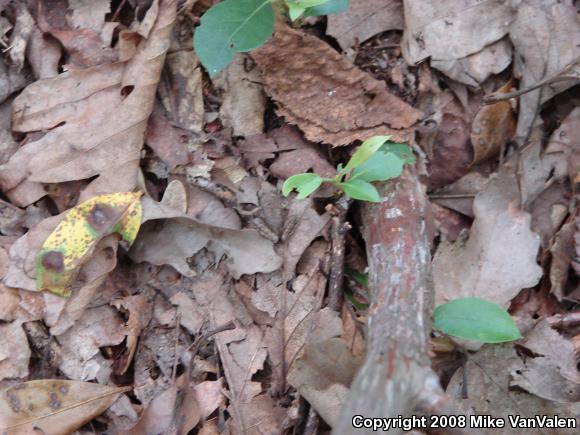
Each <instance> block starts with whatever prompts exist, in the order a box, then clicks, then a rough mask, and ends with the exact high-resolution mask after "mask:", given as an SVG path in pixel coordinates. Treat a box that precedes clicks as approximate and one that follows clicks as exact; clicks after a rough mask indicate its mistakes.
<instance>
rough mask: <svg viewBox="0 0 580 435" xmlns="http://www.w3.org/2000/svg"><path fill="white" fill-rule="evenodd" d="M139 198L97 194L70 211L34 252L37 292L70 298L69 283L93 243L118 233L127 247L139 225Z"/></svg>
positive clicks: (83, 261) (125, 195)
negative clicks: (39, 248) (36, 256)
mask: <svg viewBox="0 0 580 435" xmlns="http://www.w3.org/2000/svg"><path fill="white" fill-rule="evenodd" d="M141 195H142V193H141V192H128V193H112V194H107V195H99V196H96V197H94V198H92V199H90V200H88V201H85V202H83V203H82V204H80V205H78V206H76V207H75V208H73V209H72V210H70V211H69V212H68V213H67V215H66V217H65V218H64V219H63V220H62V221H61V222H60V223H59V224H58V226H57V227H56V228H55V230H54V231H53V232H52V233H51V234H50V236H48V238H47V239H46V241H45V242H44V244H43V245H42V249H41V250H40V252H39V253H38V270H37V273H36V280H37V289H38V290H48V291H51V292H53V293H56V294H58V295H61V296H70V294H71V290H70V286H71V284H72V281H73V280H74V279H75V277H76V275H77V273H78V271H79V268H80V266H81V265H82V264H84V263H85V262H86V261H87V257H88V256H89V255H90V254H91V253H92V252H93V250H94V248H95V246H96V244H97V242H99V241H100V240H101V239H102V238H103V237H105V236H107V235H109V234H111V233H119V234H120V235H121V237H122V238H123V240H125V241H126V242H127V243H129V245H131V244H132V243H133V241H134V240H135V237H137V232H138V231H139V227H140V225H141V215H142V208H141V202H140V200H139V198H140V197H141Z"/></svg>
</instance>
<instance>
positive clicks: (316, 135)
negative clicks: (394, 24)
mask: <svg viewBox="0 0 580 435" xmlns="http://www.w3.org/2000/svg"><path fill="white" fill-rule="evenodd" d="M252 58H253V59H254V60H255V61H256V63H257V64H258V66H259V67H260V69H261V70H262V74H263V78H264V84H265V89H266V91H267V92H268V94H269V95H270V96H271V97H272V98H273V99H274V100H275V101H276V102H277V103H278V113H279V114H280V115H283V116H284V117H286V120H287V121H288V122H289V123H291V124H296V125H298V126H299V127H300V129H301V130H302V131H303V132H304V134H305V136H306V137H307V138H308V139H309V140H312V141H314V142H326V143H329V144H332V145H346V144H349V143H351V142H354V141H355V140H364V139H367V138H369V137H371V136H376V135H391V140H394V141H401V142H407V141H409V139H410V136H409V134H410V133H409V131H408V130H405V129H407V128H408V127H411V126H412V125H413V124H414V123H415V122H416V121H417V120H418V119H419V118H420V117H421V116H422V113H421V112H420V111H419V110H417V109H414V108H413V107H411V106H410V105H408V104H407V103H405V102H404V101H402V100H401V99H399V98H398V97H396V96H395V95H393V94H391V93H389V92H388V91H387V90H386V85H385V83H384V82H381V81H379V80H376V79H374V78H373V77H371V76H370V75H369V74H367V73H365V72H363V71H361V70H359V69H358V68H357V67H355V66H354V65H352V64H351V63H350V62H348V61H347V60H346V59H345V58H344V57H342V56H341V55H340V54H339V53H337V52H336V51H335V50H333V49H332V48H331V47H330V46H328V45H327V44H326V43H324V42H323V41H321V40H320V39H318V38H316V37H314V36H311V35H308V34H305V33H302V32H299V31H297V30H292V29H290V28H288V27H284V26H279V27H278V28H277V29H276V32H275V33H274V36H273V37H272V38H271V39H270V40H269V41H268V42H267V43H266V44H265V45H264V46H262V47H261V48H259V49H257V50H255V51H253V52H252ZM296 77H300V80H299V81H297V80H296V79H295V78H296Z"/></svg>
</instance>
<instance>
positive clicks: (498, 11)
mask: <svg viewBox="0 0 580 435" xmlns="http://www.w3.org/2000/svg"><path fill="white" fill-rule="evenodd" d="M513 12H514V8H513V6H512V4H511V2H501V3H500V2H480V1H479V0H461V1H457V0H440V1H438V2H426V1H424V0H405V33H404V35H403V44H402V49H403V55H404V56H405V59H406V60H407V62H408V63H410V64H412V65H415V64H416V63H417V62H420V61H422V60H423V59H425V58H427V57H431V59H434V60H451V59H461V58H463V57H466V56H469V55H470V54H473V53H477V52H478V51H480V50H481V49H483V48H484V47H486V46H488V45H490V44H492V43H494V42H496V41H499V40H500V39H501V38H502V37H503V36H504V35H505V34H506V33H507V32H508V30H509V25H510V23H511V19H512V16H513ZM482 17H485V19H482Z"/></svg>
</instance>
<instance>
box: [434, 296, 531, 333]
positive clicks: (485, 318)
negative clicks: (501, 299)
mask: <svg viewBox="0 0 580 435" xmlns="http://www.w3.org/2000/svg"><path fill="white" fill-rule="evenodd" d="M433 327H434V328H435V329H438V330H439V331H441V332H443V333H445V334H447V335H451V336H453V337H458V338H463V339H466V340H474V341H479V342H482V343H504V342H506V341H514V340H519V339H520V338H522V335H521V333H520V331H519V329H518V327H517V326H516V324H515V323H514V321H513V319H512V317H511V316H510V315H509V313H508V312H507V311H506V310H504V309H503V308H502V307H500V306H499V305H497V304H494V303H493V302H490V301H487V300H485V299H480V298H459V299H454V300H452V301H450V302H447V303H445V304H442V305H439V306H438V307H437V308H436V309H435V312H434V313H433Z"/></svg>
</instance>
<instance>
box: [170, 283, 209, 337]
mask: <svg viewBox="0 0 580 435" xmlns="http://www.w3.org/2000/svg"><path fill="white" fill-rule="evenodd" d="M170 301H171V303H172V304H173V305H177V313H178V314H179V323H180V324H181V325H182V326H183V327H184V328H185V329H187V330H188V331H189V332H190V334H192V335H196V334H199V331H200V329H201V327H202V325H203V323H204V322H205V320H206V318H207V315H206V314H205V313H204V311H203V310H202V309H201V307H199V306H198V305H196V304H195V302H194V301H193V300H192V299H191V298H190V297H189V296H188V295H187V294H185V293H183V292H179V293H176V294H175V295H173V296H172V297H171V299H170Z"/></svg>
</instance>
